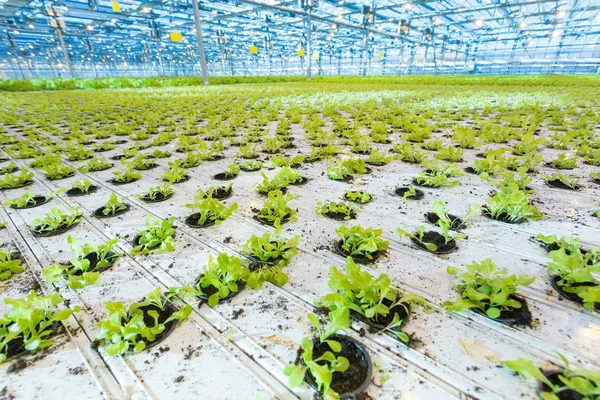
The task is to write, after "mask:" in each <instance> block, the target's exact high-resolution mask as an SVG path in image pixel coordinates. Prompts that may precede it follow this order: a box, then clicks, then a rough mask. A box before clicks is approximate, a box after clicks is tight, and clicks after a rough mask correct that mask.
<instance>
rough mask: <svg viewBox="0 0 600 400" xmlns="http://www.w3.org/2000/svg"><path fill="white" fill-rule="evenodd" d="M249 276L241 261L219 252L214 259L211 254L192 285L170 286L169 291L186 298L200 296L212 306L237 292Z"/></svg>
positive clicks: (244, 284)
mask: <svg viewBox="0 0 600 400" xmlns="http://www.w3.org/2000/svg"><path fill="white" fill-rule="evenodd" d="M249 276H250V270H249V269H248V268H247V267H245V266H243V265H242V261H241V260H240V259H239V258H238V257H235V256H230V255H228V254H227V253H220V254H219V255H218V256H217V260H216V261H215V260H214V259H213V257H212V256H210V257H209V258H208V264H207V265H205V266H204V269H203V272H202V273H201V274H200V276H199V277H198V280H197V281H196V284H195V286H194V287H191V286H183V287H178V288H171V289H170V290H171V293H173V294H176V295H177V296H181V297H183V298H184V299H186V300H189V299H191V298H197V297H199V298H201V299H204V300H206V301H207V302H208V305H209V306H210V307H214V306H216V305H217V304H219V302H221V301H223V300H227V299H229V298H231V297H233V296H234V295H236V294H237V293H239V292H240V291H241V290H242V289H243V288H244V286H246V281H248V278H249Z"/></svg>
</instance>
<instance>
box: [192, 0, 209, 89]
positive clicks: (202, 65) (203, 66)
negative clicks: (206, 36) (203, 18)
mask: <svg viewBox="0 0 600 400" xmlns="http://www.w3.org/2000/svg"><path fill="white" fill-rule="evenodd" d="M192 6H193V7H194V22H195V24H196V37H197V38H198V55H199V56H200V68H201V69H202V83H203V84H205V85H208V67H207V66H206V54H205V53H204V41H203V40H202V28H201V26H200V10H199V7H198V0H192Z"/></svg>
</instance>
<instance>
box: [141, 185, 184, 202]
mask: <svg viewBox="0 0 600 400" xmlns="http://www.w3.org/2000/svg"><path fill="white" fill-rule="evenodd" d="M173 193H175V191H174V190H173V184H172V183H171V182H165V183H163V184H162V185H161V186H155V187H151V188H150V189H148V193H146V194H144V195H139V194H136V197H138V198H141V197H145V198H148V199H149V200H156V199H157V198H158V196H159V195H162V197H163V198H165V197H167V196H169V195H171V194H173Z"/></svg>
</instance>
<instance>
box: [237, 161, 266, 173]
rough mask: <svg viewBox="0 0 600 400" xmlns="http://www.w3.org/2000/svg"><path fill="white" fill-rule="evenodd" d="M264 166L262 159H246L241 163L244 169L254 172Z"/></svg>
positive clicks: (241, 167)
mask: <svg viewBox="0 0 600 400" xmlns="http://www.w3.org/2000/svg"><path fill="white" fill-rule="evenodd" d="M262 166H263V163H262V162H261V161H256V160H253V161H244V162H243V163H241V164H240V169H241V170H242V171H246V172H252V171H258V170H259V169H261V168H262Z"/></svg>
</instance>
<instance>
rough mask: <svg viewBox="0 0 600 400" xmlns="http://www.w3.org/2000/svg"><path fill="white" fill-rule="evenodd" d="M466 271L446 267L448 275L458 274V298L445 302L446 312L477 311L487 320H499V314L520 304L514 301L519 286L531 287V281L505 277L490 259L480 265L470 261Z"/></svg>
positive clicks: (521, 277) (502, 271)
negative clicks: (486, 317) (485, 316)
mask: <svg viewBox="0 0 600 400" xmlns="http://www.w3.org/2000/svg"><path fill="white" fill-rule="evenodd" d="M466 267H467V269H466V270H461V269H458V268H456V267H448V269H447V270H446V271H447V272H448V273H449V274H450V275H458V277H459V278H460V283H459V285H458V291H459V292H460V298H459V299H457V300H456V301H455V302H450V301H445V302H444V303H443V306H444V307H445V308H446V310H447V311H457V312H460V311H465V310H468V309H471V308H476V309H479V310H481V311H483V312H485V313H486V314H487V316H488V317H490V318H494V319H496V318H499V317H500V316H501V313H502V312H503V311H512V310H514V309H519V308H521V306H522V305H521V303H520V302H519V301H518V300H517V299H515V298H514V296H513V295H514V294H515V293H516V292H517V289H518V287H519V286H528V285H531V284H532V283H533V282H534V281H535V278H528V277H526V276H519V277H517V276H516V275H514V274H512V275H508V271H507V270H506V269H505V268H503V269H498V267H497V266H496V264H494V263H493V262H492V260H491V259H489V258H488V259H485V260H483V261H481V262H480V263H478V262H476V261H473V263H471V264H467V265H466Z"/></svg>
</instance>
